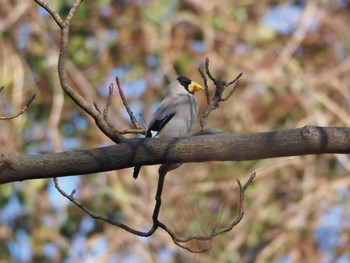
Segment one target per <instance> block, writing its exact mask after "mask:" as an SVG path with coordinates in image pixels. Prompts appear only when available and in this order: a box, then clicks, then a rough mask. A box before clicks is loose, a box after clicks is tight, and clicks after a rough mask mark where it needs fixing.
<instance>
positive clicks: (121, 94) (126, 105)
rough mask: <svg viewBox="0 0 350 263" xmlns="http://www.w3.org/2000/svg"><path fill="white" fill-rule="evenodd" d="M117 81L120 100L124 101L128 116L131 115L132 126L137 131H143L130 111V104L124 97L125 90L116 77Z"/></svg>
mask: <svg viewBox="0 0 350 263" xmlns="http://www.w3.org/2000/svg"><path fill="white" fill-rule="evenodd" d="M115 80H116V82H117V86H118V91H119V94H120V98H121V99H122V101H123V104H124V107H125V109H126V111H127V112H128V114H129V117H130V120H131V122H132V124H133V125H134V127H135V128H136V129H142V128H141V126H140V125H139V124H138V122H137V120H136V118H135V116H134V113H133V112H132V111H131V109H130V107H129V104H128V102H127V100H126V98H125V96H124V92H123V89H122V87H121V85H120V81H119V78H118V77H116V78H115Z"/></svg>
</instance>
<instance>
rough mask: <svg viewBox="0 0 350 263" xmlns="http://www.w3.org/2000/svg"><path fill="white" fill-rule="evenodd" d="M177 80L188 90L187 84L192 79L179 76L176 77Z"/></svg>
mask: <svg viewBox="0 0 350 263" xmlns="http://www.w3.org/2000/svg"><path fill="white" fill-rule="evenodd" d="M177 81H178V82H179V83H180V84H181V85H182V86H183V87H184V88H185V89H186V90H187V91H188V92H190V91H189V89H188V88H189V86H190V84H191V83H192V81H191V80H190V79H189V78H188V77H185V76H181V77H178V78H177Z"/></svg>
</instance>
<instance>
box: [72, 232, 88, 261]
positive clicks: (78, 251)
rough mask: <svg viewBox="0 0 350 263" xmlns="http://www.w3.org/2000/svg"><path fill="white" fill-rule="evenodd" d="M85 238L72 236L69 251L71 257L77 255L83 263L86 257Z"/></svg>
mask: <svg viewBox="0 0 350 263" xmlns="http://www.w3.org/2000/svg"><path fill="white" fill-rule="evenodd" d="M86 248H87V245H86V237H85V236H83V235H80V234H79V235H77V234H76V235H74V236H73V238H72V240H71V251H70V253H71V254H72V256H74V255H78V257H79V258H81V259H82V260H84V261H85V256H86Z"/></svg>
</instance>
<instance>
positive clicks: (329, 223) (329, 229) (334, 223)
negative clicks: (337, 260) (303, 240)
mask: <svg viewBox="0 0 350 263" xmlns="http://www.w3.org/2000/svg"><path fill="white" fill-rule="evenodd" d="M343 213H344V209H343V207H341V206H340V205H337V206H333V207H331V208H329V209H328V210H326V211H325V212H324V213H323V214H322V215H321V216H320V218H319V219H318V222H317V226H316V229H315V231H314V236H315V239H316V241H317V247H318V250H319V251H320V252H323V253H324V252H326V253H334V252H335V250H336V248H337V246H338V245H339V242H340V233H341V231H342V229H341V226H342V220H343Z"/></svg>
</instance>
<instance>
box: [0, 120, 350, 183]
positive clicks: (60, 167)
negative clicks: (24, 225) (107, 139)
mask: <svg viewBox="0 0 350 263" xmlns="http://www.w3.org/2000/svg"><path fill="white" fill-rule="evenodd" d="M324 153H347V154H349V153H350V128H340V127H317V126H306V127H304V128H300V129H293V130H285V131H272V132H264V133H256V134H237V133H220V134H216V135H201V136H192V137H186V138H159V139H151V138H149V139H131V140H127V141H125V142H123V143H121V144H119V145H113V146H108V147H102V148H96V149H90V150H81V151H69V152H62V153H48V154H41V155H33V156H5V155H1V157H0V184H3V183H9V182H14V181H23V180H29V179H36V178H52V177H61V176H70V175H81V174H89V173H97V172H103V171H110V170H116V169H123V168H128V167H133V166H135V165H153V164H160V163H188V162H206V161H246V160H257V159H265V158H275V157H283V156H298V155H307V154H324Z"/></svg>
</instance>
